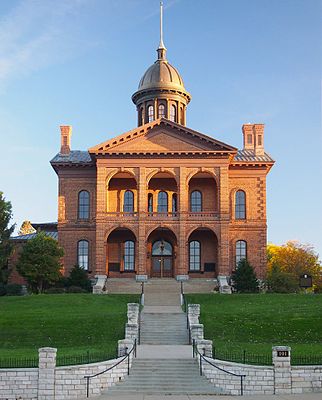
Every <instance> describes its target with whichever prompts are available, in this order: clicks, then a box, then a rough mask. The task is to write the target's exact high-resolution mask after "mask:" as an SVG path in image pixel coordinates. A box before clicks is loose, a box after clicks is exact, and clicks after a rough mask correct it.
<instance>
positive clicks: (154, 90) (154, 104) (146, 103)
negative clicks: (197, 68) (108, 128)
mask: <svg viewBox="0 0 322 400" xmlns="http://www.w3.org/2000/svg"><path fill="white" fill-rule="evenodd" d="M162 17H163V6H162V2H161V3H160V44H159V47H158V49H157V54H158V58H157V60H156V61H155V62H154V64H152V65H151V66H150V67H149V68H148V69H147V70H146V72H145V73H144V75H143V77H142V78H141V80H140V83H139V87H138V90H137V91H136V92H135V93H134V94H133V96H132V101H133V103H134V104H135V105H136V107H137V112H138V126H141V125H143V124H146V123H148V122H152V121H154V120H155V119H158V118H167V119H169V120H171V121H173V122H176V123H178V124H181V125H185V124H186V107H187V105H188V103H189V102H190V100H191V95H190V93H188V92H187V91H186V89H185V87H184V84H183V80H182V77H181V75H180V74H179V72H178V70H177V69H176V68H175V67H173V66H172V65H171V64H170V63H169V62H168V60H167V58H166V52H167V49H166V47H165V46H164V43H163V27H162Z"/></svg>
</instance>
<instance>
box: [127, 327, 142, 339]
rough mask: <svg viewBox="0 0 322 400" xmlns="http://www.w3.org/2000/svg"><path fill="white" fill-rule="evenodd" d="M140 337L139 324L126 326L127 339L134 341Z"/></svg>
mask: <svg viewBox="0 0 322 400" xmlns="http://www.w3.org/2000/svg"><path fill="white" fill-rule="evenodd" d="M138 335H139V326H138V324H129V323H127V324H126V325H125V339H132V340H133V341H134V340H135V339H137V338H138Z"/></svg>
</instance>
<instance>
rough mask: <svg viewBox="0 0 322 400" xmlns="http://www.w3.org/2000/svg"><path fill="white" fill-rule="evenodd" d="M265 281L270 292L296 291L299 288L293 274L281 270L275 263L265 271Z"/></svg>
mask: <svg viewBox="0 0 322 400" xmlns="http://www.w3.org/2000/svg"><path fill="white" fill-rule="evenodd" d="M266 283H267V289H268V291H269V292H271V293H296V292H297V291H298V290H299V283H298V280H297V279H296V278H295V276H294V275H293V274H292V273H289V272H285V271H282V270H281V268H280V267H279V266H278V265H276V264H274V265H273V266H272V268H271V269H270V271H269V272H268V273H267V280H266Z"/></svg>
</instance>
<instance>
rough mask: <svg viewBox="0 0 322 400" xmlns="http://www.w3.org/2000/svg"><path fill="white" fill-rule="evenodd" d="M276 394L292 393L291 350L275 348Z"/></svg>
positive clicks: (283, 347)
mask: <svg viewBox="0 0 322 400" xmlns="http://www.w3.org/2000/svg"><path fill="white" fill-rule="evenodd" d="M272 350H273V366H274V386H275V387H274V394H291V393H292V373H291V348H290V347H288V346H275V347H273V349H272Z"/></svg>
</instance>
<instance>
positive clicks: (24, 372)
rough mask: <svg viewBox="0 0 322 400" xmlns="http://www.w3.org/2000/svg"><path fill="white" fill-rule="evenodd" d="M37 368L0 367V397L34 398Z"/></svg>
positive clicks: (36, 389) (36, 388)
mask: <svg viewBox="0 0 322 400" xmlns="http://www.w3.org/2000/svg"><path fill="white" fill-rule="evenodd" d="M37 396H38V368H19V369H0V399H14V400H16V399H18V398H22V399H23V400H31V399H36V398H37Z"/></svg>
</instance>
